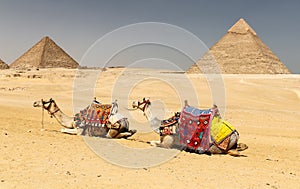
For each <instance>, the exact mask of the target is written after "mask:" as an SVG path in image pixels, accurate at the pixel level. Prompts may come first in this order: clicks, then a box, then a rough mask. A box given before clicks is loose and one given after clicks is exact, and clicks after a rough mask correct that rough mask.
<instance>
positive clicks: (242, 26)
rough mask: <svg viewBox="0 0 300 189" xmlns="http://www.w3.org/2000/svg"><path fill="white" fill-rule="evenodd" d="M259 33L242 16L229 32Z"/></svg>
mask: <svg viewBox="0 0 300 189" xmlns="http://www.w3.org/2000/svg"><path fill="white" fill-rule="evenodd" d="M248 31H249V32H250V33H252V34H253V35H257V34H256V32H255V31H254V30H253V29H252V28H251V26H250V25H249V24H248V23H247V22H246V21H245V20H244V19H243V18H240V19H239V20H238V21H237V22H236V23H235V24H234V25H233V26H232V27H231V28H230V29H229V30H228V33H238V34H246V33H247V32H248Z"/></svg>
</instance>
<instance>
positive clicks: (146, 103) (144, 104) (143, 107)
mask: <svg viewBox="0 0 300 189" xmlns="http://www.w3.org/2000/svg"><path fill="white" fill-rule="evenodd" d="M149 105H151V102H150V100H149V99H147V100H146V99H145V98H143V101H142V102H140V101H138V104H137V105H135V106H133V108H135V107H136V108H138V109H140V110H142V111H143V112H145V110H146V108H147V107H148V106H149Z"/></svg>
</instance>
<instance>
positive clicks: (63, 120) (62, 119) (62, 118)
mask: <svg viewBox="0 0 300 189" xmlns="http://www.w3.org/2000/svg"><path fill="white" fill-rule="evenodd" d="M53 116H54V117H55V119H56V120H57V121H58V123H59V124H61V125H62V126H67V125H68V124H69V121H70V120H73V118H72V117H70V116H67V115H66V114H64V113H63V112H62V111H61V110H59V111H57V112H55V113H54V114H53Z"/></svg>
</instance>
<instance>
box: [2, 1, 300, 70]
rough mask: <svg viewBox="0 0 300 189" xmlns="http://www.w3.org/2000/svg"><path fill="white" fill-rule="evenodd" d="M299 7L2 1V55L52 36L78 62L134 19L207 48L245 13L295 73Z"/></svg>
mask: <svg viewBox="0 0 300 189" xmlns="http://www.w3.org/2000/svg"><path fill="white" fill-rule="evenodd" d="M299 8H300V1H297V0H294V1H292V0H287V1H279V0H263V1H257V0H252V1H249V0H246V1H244V0H226V1H223V0H218V1H217V0H210V1H208V0H198V1H191V0H187V1H177V0H152V1H144V0H123V1H122V0H111V1H100V0H99V1H96V0H86V1H84V0H69V1H67V0H0V26H1V30H0V43H1V45H0V58H1V59H2V60H3V61H4V62H6V63H8V64H10V63H12V62H13V61H14V60H15V59H17V58H18V57H19V56H21V55H22V54H23V53H24V52H25V51H26V50H28V49H29V48H30V47H31V46H32V45H34V44H35V43H36V42H38V41H39V40H40V39H41V38H42V37H44V36H50V37H51V38H52V39H53V40H54V41H55V42H56V43H57V44H58V45H60V46H61V47H62V48H63V49H64V50H65V51H66V52H67V53H68V54H70V55H71V56H72V57H73V58H74V59H75V60H77V61H78V62H79V61H80V60H81V59H82V56H83V55H84V53H85V52H86V51H87V49H88V48H89V47H90V46H91V45H92V44H93V43H94V42H95V41H96V40H97V39H99V38H101V37H102V36H104V35H105V34H106V33H108V32H110V31H112V30H115V29H117V28H119V27H122V26H126V25H128V24H134V23H138V22H163V23H168V24H172V25H177V26H179V27H181V28H184V29H186V30H188V31H190V32H191V33H193V34H195V35H196V36H197V37H198V38H200V39H201V40H202V41H203V42H204V43H205V44H206V46H207V47H211V46H212V45H213V44H214V43H216V42H217V41H218V40H219V39H220V38H221V37H222V36H223V35H224V34H225V33H226V31H227V30H228V29H229V28H230V27H231V26H232V25H233V24H234V23H235V22H236V21H237V20H238V19H239V18H241V17H243V18H245V20H246V21H247V22H248V23H249V25H250V26H251V27H252V28H253V29H254V30H255V31H256V33H257V34H258V36H259V37H260V38H261V39H262V41H263V42H265V44H266V45H267V46H268V47H270V48H271V49H272V51H273V52H274V53H275V54H276V55H277V56H278V57H279V58H280V59H281V60H282V62H283V63H284V64H285V65H286V66H287V67H288V68H289V69H290V70H291V71H292V72H293V73H300V63H299V60H300V47H299V43H300V36H299V33H300V32H299V31H300V24H299V23H300V11H299ZM199 58H200V57H199Z"/></svg>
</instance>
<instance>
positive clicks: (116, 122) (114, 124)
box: [33, 98, 136, 138]
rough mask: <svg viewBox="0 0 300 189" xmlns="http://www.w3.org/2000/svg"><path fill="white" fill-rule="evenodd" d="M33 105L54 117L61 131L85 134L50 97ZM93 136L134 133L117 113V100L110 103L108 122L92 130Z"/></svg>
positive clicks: (119, 135) (126, 135) (128, 135)
mask: <svg viewBox="0 0 300 189" xmlns="http://www.w3.org/2000/svg"><path fill="white" fill-rule="evenodd" d="M33 106H34V107H42V108H43V109H44V110H46V111H47V112H48V114H49V115H50V116H51V117H55V119H56V120H57V121H58V123H59V124H60V125H61V126H63V127H64V128H63V129H61V132H62V133H67V134H77V135H80V134H85V133H86V132H85V130H86V129H87V128H86V127H84V126H83V127H77V126H76V124H75V121H74V117H71V116H68V115H66V114H64V113H63V112H62V111H61V110H60V108H59V107H58V106H57V104H56V102H55V101H54V100H53V99H52V98H51V99H50V100H49V101H44V100H43V99H42V100H39V101H35V102H34V103H33ZM93 133H95V136H102V137H108V138H127V137H130V136H132V135H133V134H135V133H136V130H129V122H128V120H127V118H125V117H124V116H122V115H121V114H120V113H118V104H117V102H116V101H115V102H113V103H112V108H111V113H110V117H109V121H108V123H107V124H106V125H105V126H104V127H99V128H98V129H97V130H96V131H95V130H94V132H93Z"/></svg>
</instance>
